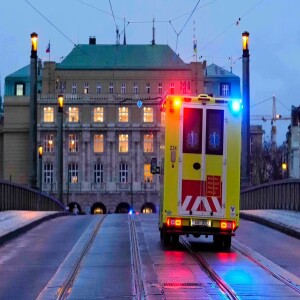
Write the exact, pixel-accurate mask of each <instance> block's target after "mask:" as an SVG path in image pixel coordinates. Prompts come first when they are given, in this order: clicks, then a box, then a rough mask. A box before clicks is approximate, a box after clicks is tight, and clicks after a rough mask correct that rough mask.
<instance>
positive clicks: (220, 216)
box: [151, 95, 242, 249]
mask: <svg viewBox="0 0 300 300" xmlns="http://www.w3.org/2000/svg"><path fill="white" fill-rule="evenodd" d="M162 109H163V110H164V111H165V142H164V150H163V151H164V154H163V155H162V156H163V158H162V159H161V161H160V163H159V164H158V165H157V166H155V165H156V159H154V160H153V161H152V162H151V172H152V173H160V179H161V196H160V197H161V200H160V214H159V230H160V236H161V241H162V242H163V243H164V244H168V243H170V242H178V239H179V235H183V234H185V235H190V234H191V235H194V236H195V237H200V235H205V236H208V235H213V240H214V243H215V244H216V245H217V246H219V247H222V248H225V249H228V248H230V246H231V237H232V236H234V232H235V230H236V229H237V227H238V226H239V199H240V158H241V115H242V103H241V100H240V99H228V98H222V99H220V98H213V97H210V96H208V95H199V96H196V97H191V96H190V97H189V96H180V95H169V96H167V97H166V98H165V100H164V102H163V104H162Z"/></svg>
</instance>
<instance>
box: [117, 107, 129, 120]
mask: <svg viewBox="0 0 300 300" xmlns="http://www.w3.org/2000/svg"><path fill="white" fill-rule="evenodd" d="M119 122H128V107H125V106H123V107H119Z"/></svg>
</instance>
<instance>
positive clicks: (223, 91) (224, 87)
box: [220, 83, 230, 97]
mask: <svg viewBox="0 0 300 300" xmlns="http://www.w3.org/2000/svg"><path fill="white" fill-rule="evenodd" d="M220 95H221V96H224V97H228V96H230V83H221V85H220Z"/></svg>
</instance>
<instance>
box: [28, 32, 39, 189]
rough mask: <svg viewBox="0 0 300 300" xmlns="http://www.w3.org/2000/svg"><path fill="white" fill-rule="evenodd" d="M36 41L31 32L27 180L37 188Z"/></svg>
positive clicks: (36, 38) (34, 34)
mask: <svg viewBox="0 0 300 300" xmlns="http://www.w3.org/2000/svg"><path fill="white" fill-rule="evenodd" d="M37 42H38V35H37V33H35V32H33V33H32V34H31V55H30V107H29V111H30V115H29V120H30V121H29V122H30V125H29V126H30V128H29V143H30V145H29V149H30V151H29V153H30V161H29V168H30V169H29V174H30V178H29V182H30V186H31V187H32V188H34V189H36V188H37V155H36V149H37Z"/></svg>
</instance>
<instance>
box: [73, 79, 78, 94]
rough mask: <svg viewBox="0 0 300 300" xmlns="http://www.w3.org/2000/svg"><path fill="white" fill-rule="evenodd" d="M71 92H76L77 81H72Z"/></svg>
mask: <svg viewBox="0 0 300 300" xmlns="http://www.w3.org/2000/svg"><path fill="white" fill-rule="evenodd" d="M72 94H73V95H74V94H77V83H75V82H73V83H72Z"/></svg>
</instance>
